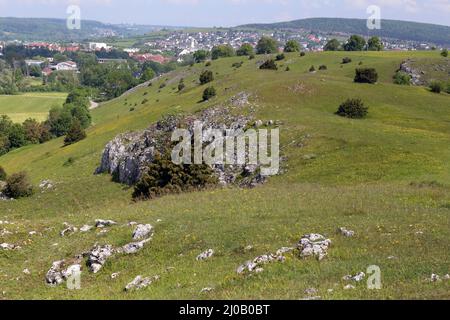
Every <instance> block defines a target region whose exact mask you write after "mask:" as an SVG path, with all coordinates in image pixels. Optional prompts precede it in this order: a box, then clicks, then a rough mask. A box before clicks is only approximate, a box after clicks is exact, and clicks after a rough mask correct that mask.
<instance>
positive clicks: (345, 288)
mask: <svg viewBox="0 0 450 320" xmlns="http://www.w3.org/2000/svg"><path fill="white" fill-rule="evenodd" d="M354 289H356V288H355V286H352V285H351V284H348V285H346V286H345V287H344V290H354Z"/></svg>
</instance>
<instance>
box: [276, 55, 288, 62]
mask: <svg viewBox="0 0 450 320" xmlns="http://www.w3.org/2000/svg"><path fill="white" fill-rule="evenodd" d="M284 59H286V56H285V55H284V53H280V54H278V55H277V56H276V58H275V60H277V61H282V60H284Z"/></svg>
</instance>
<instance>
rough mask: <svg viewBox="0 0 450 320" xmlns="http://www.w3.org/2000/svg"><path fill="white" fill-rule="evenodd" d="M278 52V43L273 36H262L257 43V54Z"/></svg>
mask: <svg viewBox="0 0 450 320" xmlns="http://www.w3.org/2000/svg"><path fill="white" fill-rule="evenodd" d="M277 52H278V43H277V41H276V40H275V39H273V38H271V37H266V36H264V37H262V38H261V39H260V40H259V41H258V44H257V45H256V53H257V54H271V53H277Z"/></svg>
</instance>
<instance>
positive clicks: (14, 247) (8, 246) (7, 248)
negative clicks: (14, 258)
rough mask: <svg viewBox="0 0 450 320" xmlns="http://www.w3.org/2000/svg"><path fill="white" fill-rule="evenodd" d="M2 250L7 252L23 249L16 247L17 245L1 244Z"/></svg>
mask: <svg viewBox="0 0 450 320" xmlns="http://www.w3.org/2000/svg"><path fill="white" fill-rule="evenodd" d="M0 248H2V249H3V250H5V251H9V250H20V249H22V248H21V247H19V246H16V245H15V244H9V243H2V244H0Z"/></svg>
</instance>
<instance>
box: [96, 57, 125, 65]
mask: <svg viewBox="0 0 450 320" xmlns="http://www.w3.org/2000/svg"><path fill="white" fill-rule="evenodd" d="M97 62H98V63H100V64H104V63H126V62H127V60H125V59H106V58H97Z"/></svg>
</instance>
